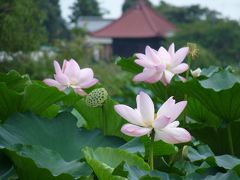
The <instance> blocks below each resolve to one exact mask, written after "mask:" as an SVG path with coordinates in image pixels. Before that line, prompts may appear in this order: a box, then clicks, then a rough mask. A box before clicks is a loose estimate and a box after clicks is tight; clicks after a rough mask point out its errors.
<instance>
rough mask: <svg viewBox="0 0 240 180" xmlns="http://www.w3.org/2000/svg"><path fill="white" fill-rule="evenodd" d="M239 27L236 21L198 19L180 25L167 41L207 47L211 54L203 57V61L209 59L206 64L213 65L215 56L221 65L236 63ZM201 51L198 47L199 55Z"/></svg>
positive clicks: (239, 37) (239, 34) (239, 36)
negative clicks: (174, 34)
mask: <svg viewBox="0 0 240 180" xmlns="http://www.w3.org/2000/svg"><path fill="white" fill-rule="evenodd" d="M239 28H240V26H239V23H238V22H236V21H230V20H217V21H214V22H211V21H198V22H194V23H192V24H189V25H183V26H181V30H180V31H178V32H177V33H176V36H174V37H173V38H170V39H169V40H168V42H169V43H170V42H178V45H181V46H182V45H186V42H196V43H197V44H199V45H200V46H201V47H207V49H208V52H209V53H210V55H211V54H212V55H211V56H213V57H212V58H211V56H210V57H209V56H205V57H204V58H205V60H204V61H210V62H209V64H208V65H214V64H212V63H211V62H214V61H216V60H214V59H216V57H217V59H218V60H219V62H220V63H221V64H222V65H229V64H230V63H232V64H237V62H238V61H239V51H238V49H239V46H240V45H239V43H238V42H239V39H240V32H239V30H238V29H239ZM220 37H221V38H220ZM205 51H206V50H205ZM201 53H202V51H201V49H200V55H201ZM203 53H204V52H203ZM204 58H201V59H204ZM209 59H210V60H209ZM211 59H213V60H214V61H213V60H211ZM215 65H217V64H215Z"/></svg>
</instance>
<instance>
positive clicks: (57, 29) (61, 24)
mask: <svg viewBox="0 0 240 180" xmlns="http://www.w3.org/2000/svg"><path fill="white" fill-rule="evenodd" d="M38 6H39V8H40V9H41V10H42V11H44V12H45V14H46V18H45V20H44V22H43V24H44V26H45V28H46V30H47V34H48V41H49V42H52V41H53V40H55V39H68V38H69V36H70V32H69V30H68V29H67V27H66V22H65V21H64V19H63V18H62V16H61V10H60V6H59V0H38Z"/></svg>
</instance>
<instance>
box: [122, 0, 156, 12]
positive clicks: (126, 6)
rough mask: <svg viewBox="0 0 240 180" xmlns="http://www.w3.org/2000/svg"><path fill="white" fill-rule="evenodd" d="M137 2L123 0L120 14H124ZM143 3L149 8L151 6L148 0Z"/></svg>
mask: <svg viewBox="0 0 240 180" xmlns="http://www.w3.org/2000/svg"><path fill="white" fill-rule="evenodd" d="M138 1H139V0H125V1H124V3H123V5H122V12H125V11H126V10H128V9H129V8H132V7H133V6H134V5H136V3H138ZM144 2H145V3H146V4H148V5H150V6H152V4H151V2H150V1H149V0H144Z"/></svg>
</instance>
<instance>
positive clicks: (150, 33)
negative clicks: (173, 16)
mask: <svg viewBox="0 0 240 180" xmlns="http://www.w3.org/2000/svg"><path fill="white" fill-rule="evenodd" d="M175 30H176V28H175V25H173V24H171V23H170V22H169V21H167V20H166V19H165V18H164V17H162V16H161V15H160V14H158V13H157V12H155V11H154V10H153V9H152V8H151V7H150V6H148V5H147V4H146V3H145V2H144V1H143V0H140V1H139V2H138V3H137V4H136V5H135V6H134V7H133V8H130V9H129V10H127V11H126V12H125V13H124V14H123V15H122V16H121V17H120V18H119V19H117V20H115V21H112V22H111V23H109V24H108V25H106V26H104V27H102V28H100V29H99V30H96V31H94V32H92V33H91V37H92V38H97V39H101V38H103V39H104V38H105V39H106V38H108V39H109V38H111V39H112V45H111V48H112V53H113V55H114V56H125V57H128V56H131V55H133V53H136V52H144V50H145V47H146V46H147V45H149V46H151V47H152V48H155V49H158V48H159V46H160V45H161V43H162V41H163V40H164V39H165V38H167V37H169V36H172V35H173V33H174V31H175Z"/></svg>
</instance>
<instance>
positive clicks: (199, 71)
mask: <svg viewBox="0 0 240 180" xmlns="http://www.w3.org/2000/svg"><path fill="white" fill-rule="evenodd" d="M190 72H191V74H192V76H193V77H195V78H196V77H199V76H200V75H201V72H202V70H201V69H200V68H197V69H195V70H194V71H192V70H190Z"/></svg>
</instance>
